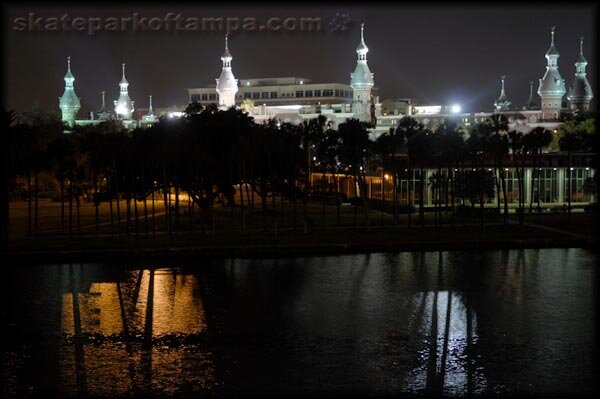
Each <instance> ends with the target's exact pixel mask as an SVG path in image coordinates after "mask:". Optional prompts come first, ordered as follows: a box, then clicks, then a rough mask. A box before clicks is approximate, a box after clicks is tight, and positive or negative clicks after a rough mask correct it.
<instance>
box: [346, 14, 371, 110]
mask: <svg viewBox="0 0 600 399" xmlns="http://www.w3.org/2000/svg"><path fill="white" fill-rule="evenodd" d="M368 52H369V48H368V47H367V45H366V43H365V23H364V22H363V23H361V24H360V43H359V44H358V47H357V48H356V54H357V55H358V59H357V60H356V67H355V68H354V72H352V73H351V74H350V86H351V87H352V112H353V113H354V117H355V118H358V119H360V120H363V121H369V120H371V108H372V101H371V100H372V99H371V89H372V88H373V86H374V85H375V81H374V80H373V73H372V72H371V70H370V69H369V65H368V64H367V53H368Z"/></svg>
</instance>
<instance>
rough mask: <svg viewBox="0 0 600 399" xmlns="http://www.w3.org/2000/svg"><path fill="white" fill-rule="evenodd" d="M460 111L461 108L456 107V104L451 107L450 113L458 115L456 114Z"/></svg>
mask: <svg viewBox="0 0 600 399" xmlns="http://www.w3.org/2000/svg"><path fill="white" fill-rule="evenodd" d="M460 110H461V108H460V105H458V104H454V105H453V106H452V112H453V113H455V114H458V113H459V112H460Z"/></svg>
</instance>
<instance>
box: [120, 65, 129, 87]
mask: <svg viewBox="0 0 600 399" xmlns="http://www.w3.org/2000/svg"><path fill="white" fill-rule="evenodd" d="M121 67H122V68H123V77H122V78H121V83H119V86H121V89H122V88H123V87H125V88H126V87H127V86H129V82H128V81H127V79H125V63H123V64H121Z"/></svg>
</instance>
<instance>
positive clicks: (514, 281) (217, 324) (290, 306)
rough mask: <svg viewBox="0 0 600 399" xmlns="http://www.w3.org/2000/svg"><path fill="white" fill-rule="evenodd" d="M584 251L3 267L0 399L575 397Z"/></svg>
mask: <svg viewBox="0 0 600 399" xmlns="http://www.w3.org/2000/svg"><path fill="white" fill-rule="evenodd" d="M595 261H596V255H595V254H593V253H592V252H589V251H586V250H582V249H542V250H510V251H508V250H506V251H482V252H441V253H438V252H426V253H400V254H372V255H348V256H332V257H318V258H317V257H314V258H292V259H277V260H240V259H230V260H214V261H210V262H207V261H198V262H197V263H190V264H178V265H131V264H129V265H101V264H83V265H80V264H71V265H44V266H31V267H23V266H21V267H12V268H10V267H9V268H5V270H4V278H3V282H4V290H3V291H2V293H1V294H0V298H1V299H2V303H1V304H0V305H1V306H0V308H1V309H2V313H1V318H0V319H1V323H2V329H3V331H4V332H5V336H6V337H5V338H4V339H3V340H2V351H1V353H2V358H1V367H0V369H1V372H0V373H1V380H0V381H1V391H0V397H15V396H19V397H21V396H25V397H27V396H35V395H39V396H48V395H50V394H52V395H53V396H64V397H77V396H84V395H88V396H91V397H94V396H102V397H128V396H141V397H148V396H161V397H162V396H192V395H199V394H235V393H250V394H275V393H297V394H315V393H319V394H361V393H367V394H393V393H399V392H403V393H414V394H431V393H434V394H436V393H437V394H439V393H443V394H445V395H449V396H465V395H467V394H475V395H477V394H501V395H507V394H508V395H510V394H530V393H533V394H542V395H545V394H579V395H582V394H589V395H591V394H592V393H593V391H594V390H595V388H596V386H595V382H594V377H595V371H597V369H596V366H597V362H596V360H595V352H596V349H597V345H596V340H595V337H596V335H595V331H594V326H595V318H596V314H595V302H594V299H595V298H594V295H595V291H596V285H595V284H596V283H595V282H596V273H597V271H596V267H595Z"/></svg>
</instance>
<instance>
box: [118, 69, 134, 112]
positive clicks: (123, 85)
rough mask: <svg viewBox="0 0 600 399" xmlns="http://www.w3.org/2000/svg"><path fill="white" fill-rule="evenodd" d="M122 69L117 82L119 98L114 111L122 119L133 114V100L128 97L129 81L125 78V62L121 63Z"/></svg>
mask: <svg viewBox="0 0 600 399" xmlns="http://www.w3.org/2000/svg"><path fill="white" fill-rule="evenodd" d="M121 67H122V70H123V77H122V78H121V82H120V83H119V88H120V90H119V99H118V100H116V101H115V102H114V103H115V113H116V114H117V116H118V117H120V118H122V119H131V115H132V114H133V110H134V108H133V106H134V102H133V101H131V99H130V98H129V91H128V86H129V82H128V81H127V79H126V78H125V63H123V64H121Z"/></svg>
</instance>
